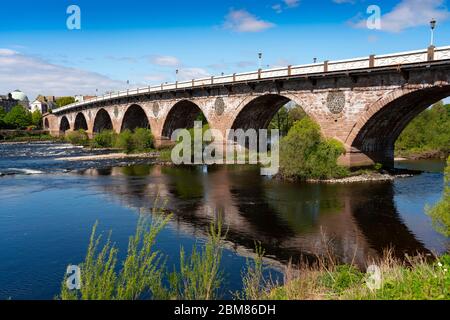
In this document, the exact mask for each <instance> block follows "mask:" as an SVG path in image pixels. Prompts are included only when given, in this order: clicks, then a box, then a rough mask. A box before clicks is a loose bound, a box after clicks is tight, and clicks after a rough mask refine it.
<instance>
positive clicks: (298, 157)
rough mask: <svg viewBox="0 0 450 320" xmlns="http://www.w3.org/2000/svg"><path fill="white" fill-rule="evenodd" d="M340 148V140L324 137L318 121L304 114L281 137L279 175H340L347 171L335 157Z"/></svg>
mask: <svg viewBox="0 0 450 320" xmlns="http://www.w3.org/2000/svg"><path fill="white" fill-rule="evenodd" d="M344 152H345V148H344V146H343V145H342V143H340V142H339V141H337V140H334V139H324V138H323V137H322V135H321V132H320V127H319V125H318V124H317V123H315V122H314V121H313V120H311V119H310V118H304V119H303V120H300V121H297V122H295V124H294V126H293V127H292V129H291V130H290V131H289V133H288V135H287V136H286V137H285V138H283V139H282V141H281V149H280V172H281V175H282V176H284V177H286V178H295V179H301V180H305V179H326V178H334V177H342V176H344V175H346V174H347V173H348V172H347V170H346V169H345V168H343V167H341V166H339V165H338V164H337V160H338V158H339V157H340V156H341V155H342V154H344Z"/></svg>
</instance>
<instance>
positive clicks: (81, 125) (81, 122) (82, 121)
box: [74, 112, 88, 131]
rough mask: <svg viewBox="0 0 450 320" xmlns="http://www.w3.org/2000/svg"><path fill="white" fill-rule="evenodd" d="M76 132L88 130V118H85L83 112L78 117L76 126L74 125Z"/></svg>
mask: <svg viewBox="0 0 450 320" xmlns="http://www.w3.org/2000/svg"><path fill="white" fill-rule="evenodd" d="M74 130H75V131H77V130H85V131H87V130H88V124H87V121H86V117H85V116H84V114H83V113H82V112H79V113H78V114H77V116H76V117H75V125H74Z"/></svg>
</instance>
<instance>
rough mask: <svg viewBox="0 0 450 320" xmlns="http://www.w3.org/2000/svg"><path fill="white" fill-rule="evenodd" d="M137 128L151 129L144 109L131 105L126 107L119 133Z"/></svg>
mask: <svg viewBox="0 0 450 320" xmlns="http://www.w3.org/2000/svg"><path fill="white" fill-rule="evenodd" d="M137 128H144V129H151V128H150V122H149V121H148V117H147V114H146V113H145V111H144V109H143V108H142V107H141V106H140V105H137V104H133V105H131V106H130V107H128V109H127V111H126V112H125V115H124V116H123V120H122V126H121V129H120V132H122V131H124V130H135V129H137Z"/></svg>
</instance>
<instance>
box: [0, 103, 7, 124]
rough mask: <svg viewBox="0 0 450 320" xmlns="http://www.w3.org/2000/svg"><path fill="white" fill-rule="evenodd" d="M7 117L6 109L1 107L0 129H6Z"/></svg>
mask: <svg viewBox="0 0 450 320" xmlns="http://www.w3.org/2000/svg"><path fill="white" fill-rule="evenodd" d="M5 116H6V112H5V109H3V108H2V107H0V129H3V128H5V127H6V124H5V121H4V118H5Z"/></svg>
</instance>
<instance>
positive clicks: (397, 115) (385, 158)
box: [347, 85, 450, 166]
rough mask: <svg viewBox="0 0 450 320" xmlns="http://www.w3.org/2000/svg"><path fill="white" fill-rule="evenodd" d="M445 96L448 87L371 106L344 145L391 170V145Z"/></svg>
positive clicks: (392, 150)
mask: <svg viewBox="0 0 450 320" xmlns="http://www.w3.org/2000/svg"><path fill="white" fill-rule="evenodd" d="M448 96H450V85H445V86H435V87H431V88H425V89H420V90H417V91H413V92H409V93H406V94H403V95H400V96H398V94H396V93H393V94H392V95H391V96H390V97H387V98H386V99H385V100H381V101H379V102H377V103H375V104H374V105H372V106H371V107H370V108H369V109H368V110H367V111H366V112H365V113H364V114H363V115H362V116H361V118H360V119H361V120H360V122H359V123H358V124H357V125H356V126H355V128H354V129H353V130H352V132H351V133H350V135H349V137H348V139H347V144H348V145H351V146H352V148H354V149H355V150H358V151H360V152H362V153H363V154H365V155H366V156H367V157H368V158H370V159H371V160H372V161H373V162H375V163H376V162H380V163H383V164H385V165H387V166H393V165H394V145H395V142H396V140H397V139H398V137H399V136H400V134H401V133H402V131H403V130H404V129H405V128H406V126H407V125H408V124H409V123H410V122H411V121H412V120H413V119H414V118H415V117H417V116H418V115H419V114H420V113H422V112H423V111H425V110H426V109H427V108H428V107H430V106H431V105H432V104H433V103H436V102H438V101H440V100H442V99H444V98H446V97H448ZM365 119H367V121H365ZM363 121H364V122H363Z"/></svg>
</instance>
